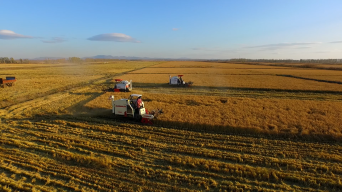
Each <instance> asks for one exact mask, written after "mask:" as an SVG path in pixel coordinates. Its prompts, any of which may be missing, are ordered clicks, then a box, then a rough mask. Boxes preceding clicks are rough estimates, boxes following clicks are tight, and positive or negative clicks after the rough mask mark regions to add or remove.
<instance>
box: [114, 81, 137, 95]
mask: <svg viewBox="0 0 342 192" xmlns="http://www.w3.org/2000/svg"><path fill="white" fill-rule="evenodd" d="M115 83H116V84H115V86H114V92H120V91H121V92H131V91H132V88H133V87H132V80H130V81H127V80H122V79H115Z"/></svg>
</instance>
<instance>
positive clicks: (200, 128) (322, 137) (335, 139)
mask: <svg viewBox="0 0 342 192" xmlns="http://www.w3.org/2000/svg"><path fill="white" fill-rule="evenodd" d="M8 120H18V119H8ZM20 120H29V121H36V122H40V121H41V120H45V121H49V120H64V121H66V122H82V123H84V122H87V123H94V124H100V125H101V124H106V125H112V126H119V127H120V126H121V125H123V126H124V127H127V126H125V124H126V125H127V124H133V125H140V126H144V125H145V126H146V128H147V129H148V130H149V129H150V128H148V127H152V128H153V129H156V131H157V132H158V128H164V129H165V128H166V129H178V130H183V131H194V132H200V133H213V134H224V135H237V136H244V137H253V138H255V137H256V138H267V139H275V140H279V139H280V140H293V141H304V142H325V143H334V144H338V143H341V142H342V137H341V136H338V135H332V134H330V133H326V134H324V133H312V134H308V135H306V134H302V133H301V131H300V129H291V130H286V131H282V132H280V131H275V130H273V129H272V128H269V130H264V129H257V128H249V127H232V126H224V125H209V124H199V123H189V122H178V121H166V120H160V119H155V120H154V124H153V125H146V124H143V123H141V122H140V121H136V120H134V119H133V118H125V117H118V116H113V114H112V111H111V109H104V108H98V109H91V110H85V111H84V112H83V113H80V114H77V113H75V114H59V115H37V116H34V117H30V118H26V119H20ZM129 128H130V129H134V126H133V127H131V126H130V127H129ZM139 130H141V128H139V129H137V131H139ZM180 134H186V133H180Z"/></svg>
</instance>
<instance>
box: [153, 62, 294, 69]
mask: <svg viewBox="0 0 342 192" xmlns="http://www.w3.org/2000/svg"><path fill="white" fill-rule="evenodd" d="M151 68H223V69H259V68H262V69H264V68H275V67H273V66H262V65H247V64H235V63H213V62H198V61H169V62H164V63H161V64H158V65H153V66H152V67H151ZM277 68H284V69H286V68H288V67H277Z"/></svg>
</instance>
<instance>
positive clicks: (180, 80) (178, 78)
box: [169, 75, 193, 87]
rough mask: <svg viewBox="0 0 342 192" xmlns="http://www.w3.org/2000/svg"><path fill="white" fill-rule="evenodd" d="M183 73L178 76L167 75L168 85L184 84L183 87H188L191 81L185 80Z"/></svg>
mask: <svg viewBox="0 0 342 192" xmlns="http://www.w3.org/2000/svg"><path fill="white" fill-rule="evenodd" d="M183 76H184V75H178V76H173V77H171V75H170V76H169V78H170V80H169V84H170V85H177V86H184V87H190V86H191V85H192V84H193V82H191V81H189V82H185V81H184V80H183V78H182V77H183Z"/></svg>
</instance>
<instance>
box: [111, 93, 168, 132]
mask: <svg viewBox="0 0 342 192" xmlns="http://www.w3.org/2000/svg"><path fill="white" fill-rule="evenodd" d="M141 97H142V95H140V94H131V95H130V96H129V98H128V99H119V100H114V95H112V96H110V97H109V99H110V100H111V102H112V113H113V114H114V115H115V116H119V117H120V116H121V117H128V118H132V119H135V120H137V121H140V122H141V123H144V124H149V125H152V124H153V121H152V120H153V119H154V118H155V117H156V116H158V115H159V114H162V113H163V110H162V109H161V110H159V109H158V110H153V111H151V112H149V111H147V109H146V108H145V104H144V102H143V101H142V100H141Z"/></svg>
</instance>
